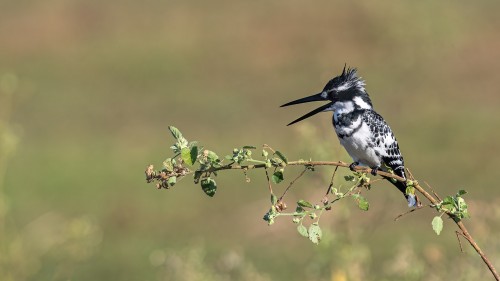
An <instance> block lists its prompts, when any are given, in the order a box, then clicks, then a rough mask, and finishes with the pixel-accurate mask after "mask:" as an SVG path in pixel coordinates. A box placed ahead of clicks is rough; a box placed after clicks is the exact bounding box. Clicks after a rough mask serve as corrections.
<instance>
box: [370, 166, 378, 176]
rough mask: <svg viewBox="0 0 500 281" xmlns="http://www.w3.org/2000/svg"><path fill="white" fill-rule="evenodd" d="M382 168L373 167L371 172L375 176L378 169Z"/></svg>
mask: <svg viewBox="0 0 500 281" xmlns="http://www.w3.org/2000/svg"><path fill="white" fill-rule="evenodd" d="M379 169H380V167H375V168H373V169H372V170H371V171H370V174H372V175H373V176H376V175H377V172H378V170H379Z"/></svg>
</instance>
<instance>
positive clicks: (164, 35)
mask: <svg viewBox="0 0 500 281" xmlns="http://www.w3.org/2000/svg"><path fill="white" fill-rule="evenodd" d="M499 8H500V3H498V2H497V1H479V2H466V1H458V2H457V1H430V0H428V1H427V0H426V1H398V2H395V1H314V3H312V2H305V1H290V0H288V1H281V0H278V1H246V2H245V1H240V2H235V1H220V0H215V1H155V0H145V1H130V0H129V1H92V0H90V1H89V0H86V1H83V0H82V1H63V0H47V1H19V0H10V1H1V2H0V186H1V191H0V192H1V193H0V195H1V196H0V199H1V200H0V237H1V238H0V246H1V249H0V252H1V254H0V279H1V280H334V281H343V280H424V279H425V280H444V279H448V280H483V279H490V278H491V277H490V274H489V272H488V271H487V269H486V266H485V265H484V264H482V262H481V260H480V258H479V257H478V256H477V255H476V254H475V253H474V252H473V251H472V250H471V249H470V247H469V246H468V245H466V244H465V241H462V243H463V246H464V251H465V253H460V247H459V245H458V242H457V239H456V236H455V233H454V230H455V228H454V224H453V223H452V222H450V221H449V220H445V228H444V231H443V233H441V235H440V236H436V235H435V234H434V232H433V231H432V228H431V225H430V222H431V219H432V217H433V216H434V215H435V213H433V211H432V210H430V209H428V208H425V209H423V210H421V211H418V212H416V213H412V214H411V215H408V216H406V217H404V218H402V219H400V220H398V221H397V222H395V221H394V220H393V219H394V218H395V217H396V216H397V215H398V214H400V213H402V212H404V211H406V210H407V207H406V206H405V203H404V200H402V198H401V195H400V194H399V193H398V192H397V191H396V190H395V189H394V188H393V187H391V186H390V185H389V184H386V183H380V184H377V186H376V188H374V189H372V190H371V191H370V192H365V195H366V197H367V198H368V199H369V201H370V203H371V205H370V210H369V211H368V212H362V211H360V210H358V209H357V207H356V206H355V204H350V203H349V202H343V203H341V204H339V205H338V206H336V207H335V208H334V209H333V211H331V212H329V213H326V214H325V215H323V217H322V225H323V228H324V231H325V234H324V236H325V237H324V241H322V243H321V244H320V245H319V246H316V245H313V244H312V243H310V242H309V241H308V240H307V239H304V238H302V237H300V236H299V235H298V233H297V232H296V230H295V225H293V224H292V223H291V222H289V221H288V220H287V219H283V218H279V219H278V221H277V223H276V224H275V225H273V226H271V227H269V226H267V224H266V223H265V222H264V221H263V220H262V216H263V214H264V213H265V212H266V211H267V209H268V208H269V202H268V201H269V200H268V197H269V196H268V191H267V187H266V183H265V176H264V175H263V173H262V171H255V172H251V173H249V176H250V178H251V179H252V181H251V183H245V180H244V175H243V174H242V173H240V172H231V171H228V172H226V173H221V174H220V175H219V177H218V185H219V190H218V193H217V195H216V196H215V197H214V198H209V197H207V196H206V195H205V194H203V192H201V190H200V188H199V186H198V185H194V184H193V183H192V181H191V180H190V179H185V180H183V181H182V182H180V183H179V184H178V185H176V186H175V187H174V188H173V189H172V190H168V191H167V190H156V189H155V188H154V186H152V185H147V184H146V183H145V180H144V173H143V171H144V169H145V167H146V165H148V164H150V163H152V164H155V165H157V166H159V165H160V164H161V162H162V161H163V160H164V159H165V158H167V157H170V156H171V155H170V149H169V146H170V145H171V143H173V140H172V138H171V136H170V133H169V132H168V129H167V126H168V125H175V126H177V127H178V128H179V129H180V130H181V131H182V132H183V133H184V136H185V137H186V138H188V139H189V140H198V141H200V142H201V144H202V145H204V146H205V147H207V148H209V149H211V150H213V151H215V152H217V153H218V154H219V155H225V154H228V153H230V151H231V150H232V148H233V147H238V146H242V145H257V146H260V145H261V144H264V143H267V144H269V145H271V146H272V147H274V148H278V149H279V150H281V151H283V152H285V154H286V155H287V156H288V158H289V159H299V158H312V159H315V160H342V161H350V159H349V157H348V156H347V154H346V153H345V152H344V151H343V149H342V148H341V147H340V145H339V143H338V140H337V139H336V136H335V134H334V133H333V130H332V128H331V121H330V120H331V114H320V115H318V116H315V117H314V118H311V119H308V120H307V121H304V122H301V123H299V124H297V125H295V126H292V127H286V126H285V124H287V123H288V122H290V121H291V120H293V119H294V118H296V117H298V116H300V115H301V114H303V113H305V112H307V111H308V110H309V109H311V108H312V107H313V106H315V105H313V106H308V105H304V106H297V107H293V108H286V109H280V108H279V105H281V104H283V103H285V102H287V101H290V100H292V99H296V98H300V97H303V96H305V95H309V94H313V93H316V92H317V91H318V90H320V89H322V87H323V86H324V84H325V83H326V82H327V81H328V80H329V79H330V78H331V77H333V76H335V75H337V74H339V73H340V72H341V69H342V67H343V66H344V63H347V65H349V66H354V67H358V68H359V73H360V75H361V76H362V77H363V78H364V79H365V80H366V82H367V90H368V92H369V93H370V95H371V97H372V100H373V103H374V105H375V108H376V110H377V111H378V112H379V113H381V114H382V115H383V116H384V117H385V118H386V120H387V121H388V122H389V124H390V125H391V127H392V128H393V130H394V131H395V132H396V135H397V137H398V140H399V142H400V146H401V149H402V151H403V153H404V156H405V160H406V164H407V166H408V167H409V168H410V169H411V170H412V171H413V173H414V174H415V176H416V177H417V178H418V179H420V180H425V181H427V182H428V183H429V184H431V185H432V186H433V187H434V189H435V190H437V191H438V193H439V194H441V195H448V194H454V193H455V192H456V191H457V190H458V189H461V188H465V189H467V190H468V191H469V194H468V195H467V196H466V199H467V201H468V202H469V205H470V213H471V215H472V219H471V220H468V221H466V223H467V225H468V226H469V227H470V230H471V232H472V235H473V236H475V238H476V239H477V240H478V243H479V245H480V246H482V247H483V248H484V250H485V251H486V253H487V254H488V255H489V256H490V258H491V259H492V261H493V263H494V264H495V265H496V266H500V252H499V251H500V243H499V242H498V241H497V240H498V239H497V238H498V235H499V232H500V227H499V225H498V221H499V219H500V207H498V204H497V200H498V199H499V198H500V189H498V188H497V187H496V185H497V182H498V176H497V170H498V168H497V167H496V165H498V164H497V163H498V162H499V160H500V155H499V150H500V142H499V141H498V138H499V136H500V133H499V132H498V128H499V122H500V114H499V112H498V108H499V104H500V97H499V93H498V89H499V87H498V84H497V83H498V75H499V73H500V51H499V50H500V34H499V31H498V30H499V29H498V27H499V26H500V18H499V17H498V11H499ZM298 172H300V169H299V168H297V170H293V168H289V169H287V171H286V175H285V176H286V177H287V179H290V178H292V177H293V176H294V174H295V173H298ZM343 172H344V173H345V171H343ZM330 174H331V168H330V169H327V168H319V169H318V172H317V173H313V174H312V173H311V174H309V175H308V176H307V177H305V178H303V179H302V181H301V182H300V183H299V184H298V186H297V187H295V189H294V190H293V194H290V197H289V198H288V200H289V201H288V202H287V203H288V204H289V206H292V205H293V204H294V200H297V199H299V198H303V199H309V200H312V201H314V200H319V199H321V198H322V194H323V192H324V191H325V188H326V187H327V185H328V181H329V177H330ZM284 187H285V186H277V187H276V188H277V189H280V188H281V189H283V188H284Z"/></svg>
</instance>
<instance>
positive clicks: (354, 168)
mask: <svg viewBox="0 0 500 281" xmlns="http://www.w3.org/2000/svg"><path fill="white" fill-rule="evenodd" d="M358 165H359V162H352V163H351V165H349V170H351V171H353V172H356V166H358Z"/></svg>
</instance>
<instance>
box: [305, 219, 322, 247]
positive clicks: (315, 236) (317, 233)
mask: <svg viewBox="0 0 500 281" xmlns="http://www.w3.org/2000/svg"><path fill="white" fill-rule="evenodd" d="M308 233H309V240H311V242H313V243H314V244H319V241H320V240H321V237H322V236H323V233H322V231H321V228H320V227H319V225H318V224H317V223H313V224H311V225H310V226H309V230H308Z"/></svg>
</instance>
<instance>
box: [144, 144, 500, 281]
mask: <svg viewBox="0 0 500 281" xmlns="http://www.w3.org/2000/svg"><path fill="white" fill-rule="evenodd" d="M266 148H268V149H271V148H270V147H269V146H266ZM271 151H273V150H272V149H271ZM287 166H306V167H314V166H337V167H345V168H349V164H348V163H345V162H341V161H304V160H299V161H288V163H287ZM265 167H266V165H265V164H257V165H237V164H234V163H233V164H230V165H226V166H222V167H217V168H213V167H212V168H210V169H208V170H206V171H205V172H209V173H213V172H217V171H221V170H241V169H247V170H250V169H259V168H265ZM354 170H355V171H357V172H362V173H369V172H370V171H371V169H370V168H368V167H361V166H356V167H354ZM189 174H194V171H187V172H186V171H184V172H183V174H182V175H179V176H186V175H189ZM377 174H378V175H379V176H383V177H386V178H393V179H396V180H398V181H401V182H405V181H406V179H405V178H402V177H399V176H397V175H395V174H392V173H388V172H384V171H377ZM409 175H410V177H411V178H413V175H412V174H411V172H410V173H409ZM154 179H157V180H165V179H168V176H167V175H165V174H163V175H162V174H154V173H148V171H147V172H146V180H147V181H148V182H150V181H152V180H154ZM413 187H414V188H415V190H417V191H418V192H419V193H420V194H422V195H423V196H424V197H425V198H426V199H427V200H429V202H430V203H431V204H432V205H437V204H439V203H440V202H441V200H439V199H438V196H437V194H436V195H435V196H436V197H437V198H436V197H434V196H432V195H431V194H429V193H428V192H427V191H426V190H425V189H424V188H423V187H422V186H421V185H420V184H419V183H418V182H417V181H414V184H413ZM445 213H446V214H447V215H448V216H449V217H450V218H451V219H453V221H454V222H455V223H456V225H457V226H458V228H459V229H460V231H461V233H460V234H461V235H462V236H463V237H464V238H465V239H466V240H467V241H468V242H469V244H470V245H471V246H472V247H473V248H474V250H475V251H476V252H477V253H478V255H479V256H480V257H481V259H482V260H483V262H484V263H485V264H486V266H487V267H488V269H489V270H490V272H491V273H492V275H493V277H494V278H495V280H497V281H500V276H499V275H498V273H497V271H496V269H495V267H494V266H493V264H492V263H491V261H490V260H489V259H488V257H487V256H486V254H485V253H484V252H483V250H482V249H481V248H480V247H479V245H477V243H476V242H475V240H474V238H473V237H472V236H471V235H470V234H469V231H468V230H467V228H466V227H465V225H464V224H463V222H462V221H461V220H457V218H456V217H455V216H454V215H453V214H452V213H450V212H448V211H445Z"/></svg>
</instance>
